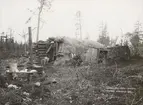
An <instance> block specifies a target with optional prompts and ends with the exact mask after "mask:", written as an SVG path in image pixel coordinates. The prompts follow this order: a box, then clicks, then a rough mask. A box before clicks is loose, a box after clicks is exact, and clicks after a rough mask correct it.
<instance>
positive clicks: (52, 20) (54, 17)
mask: <svg viewBox="0 0 143 105" xmlns="http://www.w3.org/2000/svg"><path fill="white" fill-rule="evenodd" d="M37 7H38V2H37V0H0V33H1V32H3V31H7V30H8V28H12V29H13V30H14V31H15V37H16V39H18V40H20V38H21V37H20V36H19V35H18V33H22V32H23V30H24V31H25V32H26V31H27V27H28V26H31V27H36V24H37V16H36V15H32V13H31V12H29V10H28V9H31V10H33V11H36V10H37V9H36V8H37ZM79 10H80V11H81V20H82V33H83V37H86V36H87V35H89V36H90V39H92V40H96V39H97V37H98V35H99V27H100V24H101V23H102V22H103V23H106V24H107V29H108V32H109V35H110V36H112V37H115V36H119V35H121V29H122V31H123V33H126V32H132V31H133V30H134V24H135V23H136V21H140V22H141V23H143V0H54V2H53V3H52V8H51V10H50V11H49V12H46V11H44V12H43V14H42V18H43V19H44V20H45V21H46V23H45V24H44V25H43V27H41V30H40V39H42V40H45V39H47V38H48V37H50V36H69V37H75V30H76V27H75V23H76V16H75V14H76V12H77V11H79ZM31 16H32V20H31V22H30V23H29V24H25V22H26V21H27V19H28V18H29V17H31ZM35 36H36V30H35V31H34V32H33V38H34V40H35V39H36V37H35Z"/></svg>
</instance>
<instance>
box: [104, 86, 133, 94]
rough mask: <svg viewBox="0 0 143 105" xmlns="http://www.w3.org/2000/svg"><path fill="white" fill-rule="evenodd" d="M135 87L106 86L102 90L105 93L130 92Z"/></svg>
mask: <svg viewBox="0 0 143 105" xmlns="http://www.w3.org/2000/svg"><path fill="white" fill-rule="evenodd" d="M135 90H136V89H135V88H124V87H106V89H105V91H104V92H107V93H125V94H126V93H128V94H132V93H133V92H134V91H135Z"/></svg>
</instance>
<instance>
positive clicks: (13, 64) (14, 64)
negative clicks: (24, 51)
mask: <svg viewBox="0 0 143 105" xmlns="http://www.w3.org/2000/svg"><path fill="white" fill-rule="evenodd" d="M9 67H10V69H9V72H19V70H18V68H17V63H9Z"/></svg>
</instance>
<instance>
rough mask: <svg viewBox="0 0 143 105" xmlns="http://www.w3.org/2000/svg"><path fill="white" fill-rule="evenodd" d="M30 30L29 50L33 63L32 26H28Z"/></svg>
mask: <svg viewBox="0 0 143 105" xmlns="http://www.w3.org/2000/svg"><path fill="white" fill-rule="evenodd" d="M28 32H29V52H30V63H31V64H33V54H32V53H33V52H32V33H31V27H28Z"/></svg>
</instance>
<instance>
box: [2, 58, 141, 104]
mask: <svg viewBox="0 0 143 105" xmlns="http://www.w3.org/2000/svg"><path fill="white" fill-rule="evenodd" d="M142 62H143V59H142V58H132V59H131V60H130V61H120V62H116V63H115V64H114V65H110V66H106V65H102V64H100V65H90V66H80V67H76V68H74V67H69V66H62V67H60V66H57V67H56V66H52V65H50V66H49V65H48V66H46V67H45V69H44V71H45V73H44V74H43V75H42V76H39V75H37V74H35V75H33V76H32V80H31V82H30V83H28V82H26V81H25V79H26V76H24V75H19V79H17V80H14V81H13V82H12V83H13V84H15V85H17V86H18V87H20V89H7V88H5V89H3V88H1V91H0V92H1V94H2V95H1V96H0V103H1V105H142V103H143V99H142V96H143V94H142V93H143V82H142V80H143V64H142ZM53 80H54V82H53ZM36 82H40V84H41V85H40V86H35V85H34V84H35V83H36ZM109 88H110V90H109ZM24 92H27V93H29V95H24V94H23V93H24ZM13 96H15V98H14V97H13Z"/></svg>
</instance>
